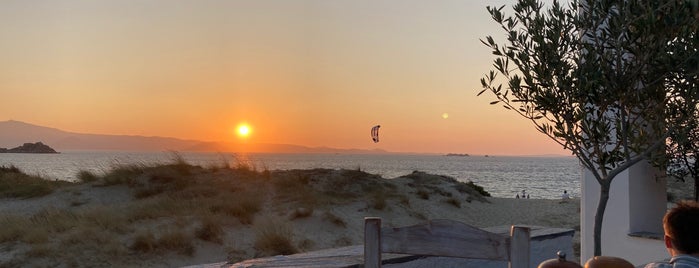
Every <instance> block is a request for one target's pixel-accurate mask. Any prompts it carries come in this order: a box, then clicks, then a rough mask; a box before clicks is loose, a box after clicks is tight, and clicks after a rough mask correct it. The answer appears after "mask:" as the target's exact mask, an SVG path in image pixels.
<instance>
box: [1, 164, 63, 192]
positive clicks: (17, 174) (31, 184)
mask: <svg viewBox="0 0 699 268" xmlns="http://www.w3.org/2000/svg"><path fill="white" fill-rule="evenodd" d="M70 184H72V183H70V182H66V181H55V180H46V179H44V178H41V177H39V176H33V175H28V174H25V173H24V172H22V171H20V170H19V169H18V168H17V167H15V166H9V167H5V166H0V197H11V198H32V197H39V196H44V195H47V194H50V193H52V192H53V191H54V190H55V189H58V188H60V187H62V186H67V185H70Z"/></svg>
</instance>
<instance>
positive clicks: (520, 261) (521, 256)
mask: <svg viewBox="0 0 699 268" xmlns="http://www.w3.org/2000/svg"><path fill="white" fill-rule="evenodd" d="M529 233H530V229H529V228H528V227H522V226H512V228H511V231H510V241H511V244H510V265H509V266H510V268H528V267H529V251H530V250H529Z"/></svg>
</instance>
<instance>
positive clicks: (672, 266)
mask: <svg viewBox="0 0 699 268" xmlns="http://www.w3.org/2000/svg"><path fill="white" fill-rule="evenodd" d="M644 268H699V257H694V256H690V255H677V256H675V257H672V259H670V262H653V263H649V264H647V265H646V266H645V267H644Z"/></svg>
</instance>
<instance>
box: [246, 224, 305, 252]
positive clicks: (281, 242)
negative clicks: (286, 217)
mask: <svg viewBox="0 0 699 268" xmlns="http://www.w3.org/2000/svg"><path fill="white" fill-rule="evenodd" d="M254 231H255V243H254V247H255V249H256V250H257V251H258V252H259V253H261V254H262V255H263V256H274V255H289V254H294V253H297V252H298V249H297V248H296V247H295V246H294V243H293V236H294V232H293V230H292V228H291V226H290V225H289V224H288V223H287V222H285V221H283V220H282V219H279V218H276V219H274V218H266V219H263V220H262V221H261V222H260V223H259V224H258V225H256V226H255V228H254Z"/></svg>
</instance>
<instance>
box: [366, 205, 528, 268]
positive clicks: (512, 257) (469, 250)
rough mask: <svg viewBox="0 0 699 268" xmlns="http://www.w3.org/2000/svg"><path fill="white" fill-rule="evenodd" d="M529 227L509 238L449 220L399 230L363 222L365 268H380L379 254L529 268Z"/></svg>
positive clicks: (516, 229)
mask: <svg viewBox="0 0 699 268" xmlns="http://www.w3.org/2000/svg"><path fill="white" fill-rule="evenodd" d="M529 238H530V229H529V228H528V227H520V226H512V228H511V230H510V236H503V235H500V234H495V233H491V232H488V231H485V230H482V229H479V228H477V227H473V226H470V225H468V224H465V223H461V222H458V221H452V220H431V221H428V222H427V223H424V224H418V225H413V226H407V227H400V228H390V227H384V228H382V227H381V218H377V217H367V218H364V267H367V268H379V267H381V253H399V254H412V255H429V256H445V257H458V258H471V259H487V260H502V261H507V262H508V263H509V267H510V268H528V266H529V256H530V255H529V251H530V248H529V247H530V245H529V242H530V241H529Z"/></svg>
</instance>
